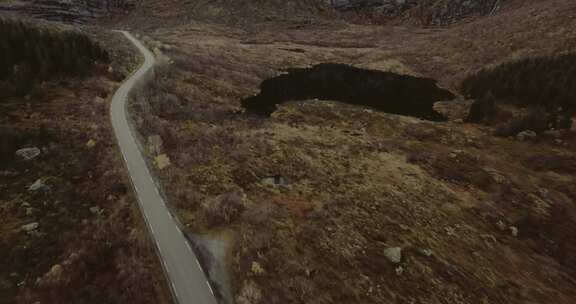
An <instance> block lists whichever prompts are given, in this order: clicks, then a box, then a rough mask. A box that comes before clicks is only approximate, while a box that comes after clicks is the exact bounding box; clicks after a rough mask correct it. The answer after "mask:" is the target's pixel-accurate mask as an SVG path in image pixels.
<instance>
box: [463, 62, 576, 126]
mask: <svg viewBox="0 0 576 304" xmlns="http://www.w3.org/2000/svg"><path fill="white" fill-rule="evenodd" d="M461 91H462V93H464V95H468V96H470V97H472V98H474V99H482V98H487V97H489V98H493V99H494V100H495V101H496V102H505V103H510V104H514V105H519V106H531V107H538V108H543V109H546V110H547V111H548V112H557V113H562V114H564V115H574V114H575V113H576V54H564V55H559V56H554V57H539V58H529V59H524V60H520V61H515V62H510V63H505V64H502V65H500V66H497V67H495V68H491V69H484V70H481V71H479V72H478V73H476V74H474V75H471V76H470V77H468V78H467V79H465V80H464V81H463V82H462V85H461Z"/></svg>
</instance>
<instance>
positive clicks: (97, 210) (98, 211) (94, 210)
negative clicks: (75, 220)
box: [90, 206, 104, 214]
mask: <svg viewBox="0 0 576 304" xmlns="http://www.w3.org/2000/svg"><path fill="white" fill-rule="evenodd" d="M103 211H104V210H102V208H100V207H98V206H93V207H90V212H91V213H92V214H101V213H102V212H103Z"/></svg>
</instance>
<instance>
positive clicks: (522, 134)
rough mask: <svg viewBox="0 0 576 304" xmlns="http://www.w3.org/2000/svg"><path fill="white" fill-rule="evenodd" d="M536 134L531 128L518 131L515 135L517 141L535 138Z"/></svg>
mask: <svg viewBox="0 0 576 304" xmlns="http://www.w3.org/2000/svg"><path fill="white" fill-rule="evenodd" d="M537 136H538V134H536V132H534V131H532V130H526V131H522V132H520V133H518V134H517V135H516V139H517V140H519V141H533V140H535V139H536V137H537Z"/></svg>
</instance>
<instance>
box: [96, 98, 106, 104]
mask: <svg viewBox="0 0 576 304" xmlns="http://www.w3.org/2000/svg"><path fill="white" fill-rule="evenodd" d="M105 102H106V99H104V98H102V97H100V96H96V97H94V103H97V104H104V103H105Z"/></svg>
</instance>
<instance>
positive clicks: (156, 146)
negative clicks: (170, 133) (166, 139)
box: [148, 135, 163, 155]
mask: <svg viewBox="0 0 576 304" xmlns="http://www.w3.org/2000/svg"><path fill="white" fill-rule="evenodd" d="M162 145H163V142H162V137H160V135H151V136H148V150H149V151H150V153H152V155H160V154H162Z"/></svg>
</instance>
